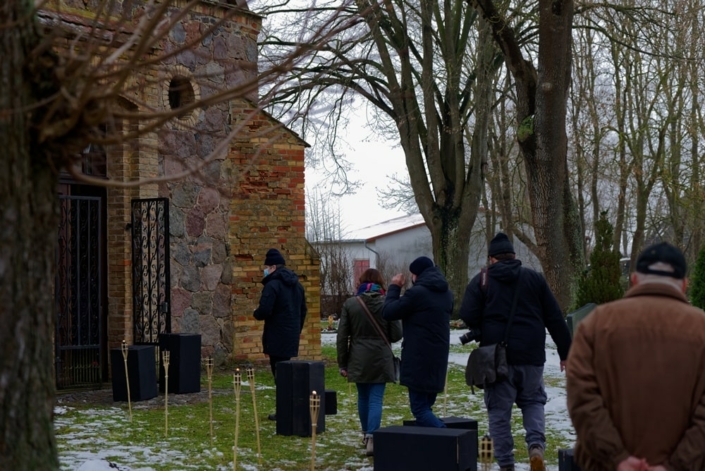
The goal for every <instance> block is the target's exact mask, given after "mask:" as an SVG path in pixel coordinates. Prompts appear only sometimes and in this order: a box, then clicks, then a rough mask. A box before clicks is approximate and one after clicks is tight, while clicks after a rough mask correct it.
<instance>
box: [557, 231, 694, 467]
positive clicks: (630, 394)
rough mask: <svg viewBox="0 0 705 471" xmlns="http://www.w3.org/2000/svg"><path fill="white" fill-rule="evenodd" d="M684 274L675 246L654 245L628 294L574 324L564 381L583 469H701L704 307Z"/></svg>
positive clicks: (642, 259) (638, 267)
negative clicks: (693, 299)
mask: <svg viewBox="0 0 705 471" xmlns="http://www.w3.org/2000/svg"><path fill="white" fill-rule="evenodd" d="M686 272H687V266H686V261H685V257H684V256H683V253H682V252H681V251H680V250H679V249H678V248H676V247H674V246H673V245H671V244H668V243H666V242H661V243H659V244H655V245H652V246H650V247H648V248H646V249H645V250H644V251H643V252H642V253H641V254H640V255H639V258H638V259H637V263H636V272H635V273H632V275H631V283H632V287H631V288H630V289H629V291H627V293H626V294H625V295H624V298H622V299H620V300H617V301H613V302H611V303H606V304H603V305H601V306H598V307H597V308H595V310H594V311H593V312H592V313H591V314H590V315H589V316H588V317H586V318H585V319H584V320H583V321H581V322H580V324H579V325H578V329H577V331H576V333H575V340H574V342H573V347H572V349H571V351H570V355H569V356H568V364H567V383H566V389H567V393H568V412H569V413H570V418H571V419H572V421H573V426H574V427H575V431H576V433H577V441H576V445H575V459H576V461H577V462H578V464H579V465H580V467H581V468H582V469H583V470H585V471H593V470H596V471H602V470H611V471H612V470H615V469H616V470H620V471H627V470H635V471H646V470H653V471H663V470H673V471H685V470H693V471H696V470H699V471H702V470H705V313H704V312H703V311H702V310H700V309H698V308H696V307H693V306H691V305H690V304H689V303H688V299H687V298H686V296H685V291H686V287H687V280H686Z"/></svg>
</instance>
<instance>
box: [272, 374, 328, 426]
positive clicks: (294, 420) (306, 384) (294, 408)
mask: <svg viewBox="0 0 705 471" xmlns="http://www.w3.org/2000/svg"><path fill="white" fill-rule="evenodd" d="M276 383H277V435H298V436H300V437H309V436H311V409H310V397H311V393H312V392H313V391H316V393H317V394H318V395H319V397H320V398H321V405H320V409H319V413H318V422H317V425H316V433H317V434H318V433H321V432H323V431H325V423H326V422H325V417H326V414H325V412H326V394H325V390H326V388H325V365H324V363H323V362H322V361H282V362H279V363H277V378H276Z"/></svg>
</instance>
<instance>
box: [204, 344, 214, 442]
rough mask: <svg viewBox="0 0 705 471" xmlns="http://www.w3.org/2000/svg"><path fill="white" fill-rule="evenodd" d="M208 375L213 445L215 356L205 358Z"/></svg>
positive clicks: (209, 411) (209, 412) (209, 413)
mask: <svg viewBox="0 0 705 471" xmlns="http://www.w3.org/2000/svg"><path fill="white" fill-rule="evenodd" d="M204 363H205V365H206V376H207V377H208V415H209V422H210V430H211V446H213V357H208V358H206V359H205V362H204Z"/></svg>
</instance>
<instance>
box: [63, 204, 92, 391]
mask: <svg viewBox="0 0 705 471" xmlns="http://www.w3.org/2000/svg"><path fill="white" fill-rule="evenodd" d="M59 202H60V209H61V219H60V221H59V237H58V246H57V251H56V261H57V273H56V288H55V290H56V291H55V297H56V309H57V314H56V330H55V338H54V347H55V352H56V356H55V368H56V387H57V388H58V389H62V388H68V387H93V386H100V382H101V371H102V356H101V351H102V342H101V337H102V336H101V332H102V330H101V320H102V315H101V314H102V312H103V305H102V304H103V302H102V299H103V293H102V289H103V288H102V287H103V283H102V273H103V269H102V268H103V267H102V250H103V247H102V240H103V238H102V232H101V228H102V221H101V204H102V199H101V198H100V197H95V196H59Z"/></svg>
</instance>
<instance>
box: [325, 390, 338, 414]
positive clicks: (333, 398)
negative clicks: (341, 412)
mask: <svg viewBox="0 0 705 471" xmlns="http://www.w3.org/2000/svg"><path fill="white" fill-rule="evenodd" d="M337 413H338V394H337V393H336V392H335V389H326V415H335V414H337Z"/></svg>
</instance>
